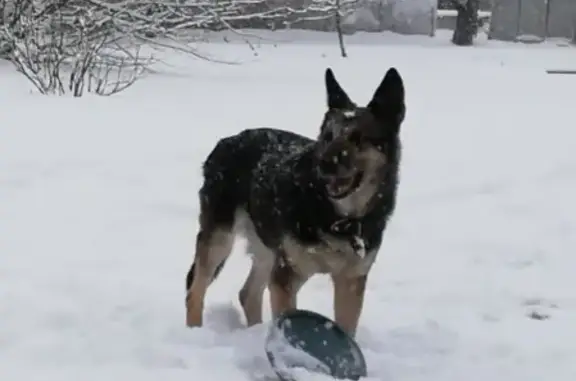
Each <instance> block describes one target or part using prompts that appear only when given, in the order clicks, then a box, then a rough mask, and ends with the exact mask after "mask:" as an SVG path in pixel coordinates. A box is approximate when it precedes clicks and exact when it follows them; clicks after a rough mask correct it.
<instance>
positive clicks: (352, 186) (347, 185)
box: [326, 171, 364, 200]
mask: <svg viewBox="0 0 576 381" xmlns="http://www.w3.org/2000/svg"><path fill="white" fill-rule="evenodd" d="M363 178H364V172H362V171H358V172H356V174H355V175H354V176H351V177H349V178H334V179H331V181H329V182H328V184H327V185H326V189H327V191H328V195H329V196H330V197H331V198H333V199H336V200H338V199H342V198H345V197H348V196H349V195H351V194H352V193H354V191H356V189H358V188H359V187H360V184H361V183H362V179H363Z"/></svg>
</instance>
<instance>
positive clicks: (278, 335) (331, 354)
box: [265, 309, 367, 381]
mask: <svg viewBox="0 0 576 381" xmlns="http://www.w3.org/2000/svg"><path fill="white" fill-rule="evenodd" d="M265 349H266V355H267V356H268V360H269V361H270V364H271V365H272V368H273V369H274V371H275V372H276V374H277V375H278V377H279V378H280V380H282V381H294V380H295V379H296V377H295V375H294V374H293V373H294V369H296V368H301V369H302V368H303V369H306V370H308V371H310V372H314V373H323V374H326V375H329V376H331V377H333V378H337V379H350V380H358V379H359V378H360V377H366V373H367V369H366V360H365V359H364V355H363V353H362V351H361V350H360V347H359V346H358V344H357V343H356V341H354V339H353V338H351V337H350V336H349V335H348V334H347V333H346V332H345V331H344V330H343V329H342V328H340V327H339V326H338V325H337V324H336V323H335V322H334V321H332V320H330V319H328V318H327V317H325V316H322V315H320V314H318V313H315V312H312V311H307V310H298V309H296V310H291V311H288V312H286V313H284V314H282V315H280V316H279V317H278V318H277V319H276V320H275V321H274V322H273V324H272V325H271V327H270V330H269V332H268V336H267V337H266V347H265Z"/></svg>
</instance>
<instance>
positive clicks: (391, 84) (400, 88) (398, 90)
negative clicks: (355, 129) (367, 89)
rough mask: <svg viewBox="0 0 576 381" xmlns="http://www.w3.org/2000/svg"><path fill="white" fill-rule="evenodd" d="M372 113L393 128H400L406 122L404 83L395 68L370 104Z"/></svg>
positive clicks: (385, 78) (387, 75)
mask: <svg viewBox="0 0 576 381" xmlns="http://www.w3.org/2000/svg"><path fill="white" fill-rule="evenodd" d="M368 108H369V109H370V111H372V113H373V114H374V115H375V116H376V117H377V118H378V119H380V120H382V121H383V122H386V123H387V124H390V125H391V126H396V127H397V128H399V127H400V124H401V123H402V121H403V120H404V115H405V112H406V107H405V105H404V83H403V81H402V77H400V73H398V71H397V70H396V69H395V68H391V69H389V70H388V72H387V73H386V75H385V76H384V79H382V82H381V83H380V86H378V88H377V89H376V92H375V93H374V96H373V97H372V100H371V101H370V103H369V104H368Z"/></svg>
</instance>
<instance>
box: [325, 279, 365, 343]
mask: <svg viewBox="0 0 576 381" xmlns="http://www.w3.org/2000/svg"><path fill="white" fill-rule="evenodd" d="M366 280H367V275H362V276H359V277H352V278H351V277H346V276H344V275H339V276H338V275H333V276H332V282H333V284H334V318H335V320H336V323H338V325H339V326H341V327H342V329H344V330H345V331H346V332H348V334H349V335H350V336H351V337H354V336H355V335H356V328H358V321H359V319H360V315H361V313H362V306H363V304H364V293H365V292H366Z"/></svg>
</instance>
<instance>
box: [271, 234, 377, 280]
mask: <svg viewBox="0 0 576 381" xmlns="http://www.w3.org/2000/svg"><path fill="white" fill-rule="evenodd" d="M282 251H283V253H284V256H285V261H286V262H287V264H288V265H289V266H290V267H292V268H293V269H294V270H295V271H296V272H298V273H299V274H301V275H303V276H305V277H309V276H312V275H314V274H340V275H348V276H359V275H365V274H367V273H368V271H369V270H370V267H371V266H372V264H373V262H374V259H375V257H376V253H377V249H375V248H372V249H371V250H369V251H366V252H365V253H362V254H360V253H359V252H358V249H357V248H354V247H353V246H352V245H351V242H350V241H349V240H347V239H339V238H335V237H332V236H328V235H325V236H323V237H322V241H320V242H318V243H316V244H310V243H307V244H306V243H303V242H301V241H298V240H297V239H296V238H294V237H293V236H290V235H288V234H287V235H285V236H284V238H283V240H282Z"/></svg>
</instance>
